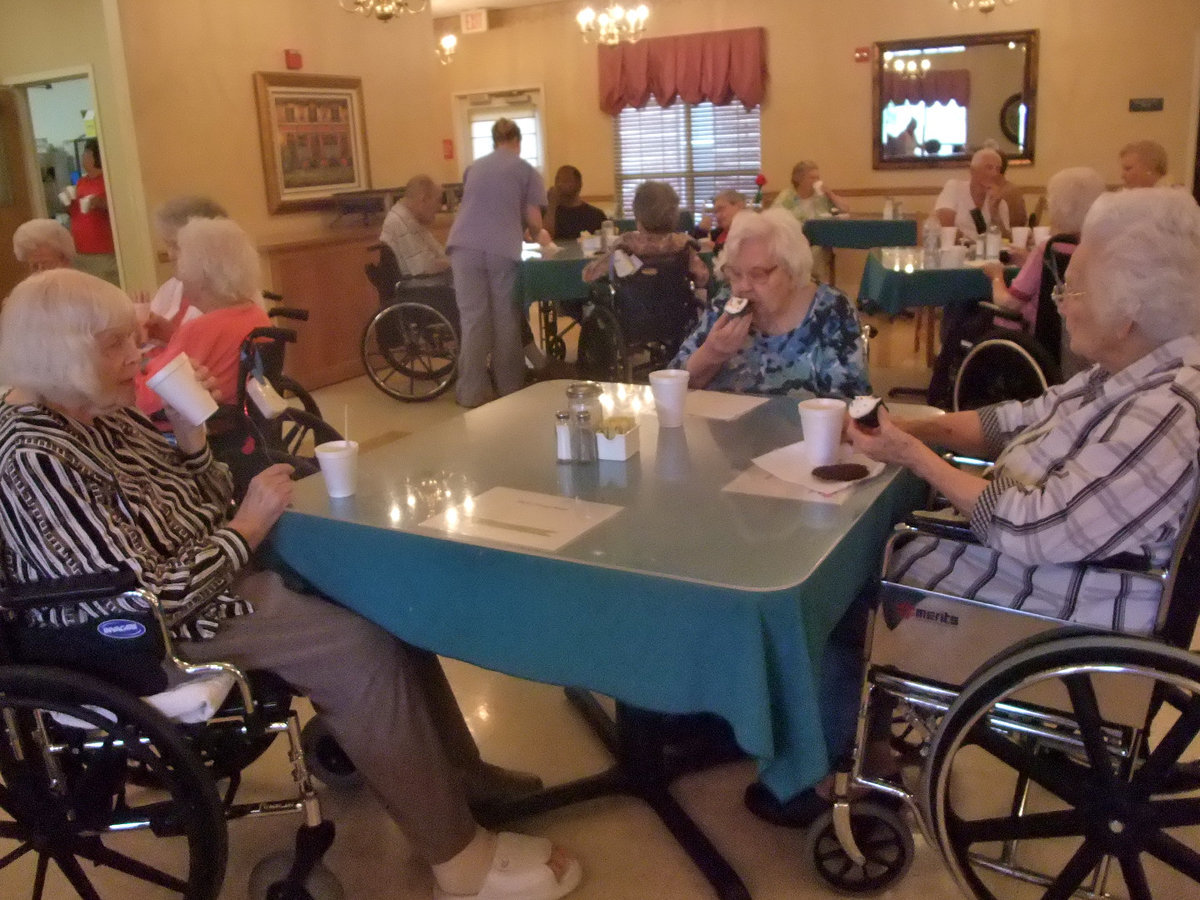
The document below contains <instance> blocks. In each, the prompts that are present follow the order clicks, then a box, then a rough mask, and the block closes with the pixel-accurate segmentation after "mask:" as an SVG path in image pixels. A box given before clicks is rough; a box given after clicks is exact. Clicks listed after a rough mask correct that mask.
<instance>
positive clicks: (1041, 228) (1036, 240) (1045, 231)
mask: <svg viewBox="0 0 1200 900" xmlns="http://www.w3.org/2000/svg"><path fill="white" fill-rule="evenodd" d="M1048 240H1050V226H1049V225H1036V226H1034V229H1033V245H1034V246H1035V247H1040V246H1041V245H1042V244H1044V243H1046V241H1048Z"/></svg>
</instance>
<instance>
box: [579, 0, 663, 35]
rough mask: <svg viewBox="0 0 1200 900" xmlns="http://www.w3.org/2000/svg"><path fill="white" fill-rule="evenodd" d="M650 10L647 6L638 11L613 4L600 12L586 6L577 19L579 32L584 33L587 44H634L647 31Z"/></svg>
mask: <svg viewBox="0 0 1200 900" xmlns="http://www.w3.org/2000/svg"><path fill="white" fill-rule="evenodd" d="M649 16H650V10H649V9H647V8H646V5H645V4H642V5H641V6H638V7H637V8H636V9H625V7H623V6H618V5H617V4H615V3H614V4H612V5H610V6H607V7H605V8H604V9H602V10H601V11H600V12H596V11H595V10H593V9H592V8H591V7H590V6H585V7H584V8H583V9H581V10H580V11H579V15H577V16H576V17H575V21H576V22H578V23H579V30H580V32H582V33H583V39H584V41H585V42H587V43H589V44H591V43H600V44H610V45H611V44H619V43H620V42H621V41H629V42H630V43H633V42H634V41H636V40H638V38H640V37H641V36H642V33H643V32H645V30H646V19H647V18H648V17H649Z"/></svg>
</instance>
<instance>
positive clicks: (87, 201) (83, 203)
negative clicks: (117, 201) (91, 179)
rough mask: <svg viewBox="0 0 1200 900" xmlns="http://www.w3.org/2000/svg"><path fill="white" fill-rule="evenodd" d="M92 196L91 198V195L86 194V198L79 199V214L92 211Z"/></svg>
mask: <svg viewBox="0 0 1200 900" xmlns="http://www.w3.org/2000/svg"><path fill="white" fill-rule="evenodd" d="M92 196H93V195H92V194H88V195H87V196H86V197H80V198H79V211H80V212H82V213H89V212H91V211H92Z"/></svg>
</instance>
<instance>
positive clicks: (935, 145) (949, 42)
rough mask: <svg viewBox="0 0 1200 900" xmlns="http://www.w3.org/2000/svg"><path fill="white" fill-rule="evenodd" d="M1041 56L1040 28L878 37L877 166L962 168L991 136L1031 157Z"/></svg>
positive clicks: (1006, 150) (1008, 152)
mask: <svg viewBox="0 0 1200 900" xmlns="http://www.w3.org/2000/svg"><path fill="white" fill-rule="evenodd" d="M1037 56H1038V33H1037V32H1036V31H1008V32H1002V33H997V34H965V35H954V36H951V37H941V38H916V39H913V40H904V41H881V42H879V43H877V44H876V45H875V60H874V67H873V70H874V74H873V78H872V81H873V94H874V101H875V106H874V112H873V114H872V121H871V133H872V144H873V148H872V157H873V159H874V166H875V168H876V169H890V168H898V169H925V168H936V167H944V166H964V165H967V163H968V162H969V161H970V158H971V154H972V153H974V152H975V151H976V150H978V149H979V148H980V147H982V146H984V144H985V142H987V141H995V143H996V144H997V145H998V147H999V149H1000V152H1001V153H1003V154H1004V155H1005V156H1007V157H1008V158H1009V159H1010V160H1011V161H1012V162H1014V163H1017V164H1029V163H1032V162H1033V146H1034V133H1035V124H1036V120H1037V116H1036V109H1037Z"/></svg>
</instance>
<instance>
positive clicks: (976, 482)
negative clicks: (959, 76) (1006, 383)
mask: <svg viewBox="0 0 1200 900" xmlns="http://www.w3.org/2000/svg"><path fill="white" fill-rule="evenodd" d="M1058 302H1059V308H1060V310H1061V312H1062V315H1063V318H1064V322H1065V325H1066V330H1067V333H1068V336H1069V340H1070V347H1071V349H1072V350H1073V351H1074V352H1076V353H1078V354H1079V355H1081V356H1082V357H1084V358H1085V359H1087V360H1089V361H1090V362H1091V363H1092V366H1091V368H1089V369H1087V370H1086V371H1084V372H1081V373H1079V374H1078V375H1076V376H1075V377H1073V378H1072V379H1070V380H1069V381H1067V382H1066V383H1064V384H1061V385H1057V386H1055V387H1052V388H1050V390H1049V391H1047V392H1046V393H1045V394H1044V395H1043V396H1042V397H1039V398H1037V399H1034V400H1030V401H1026V402H1016V401H1011V402H1007V403H1000V404H997V405H994V406H989V407H984V408H982V409H979V410H974V411H967V412H959V413H953V414H950V415H945V416H940V417H936V418H930V419H922V420H910V421H904V422H901V421H897V420H893V419H890V418H888V417H887V415H886V413H884V414H883V415H882V416H881V424H880V426H879V428H878V429H863V428H860V427H857V426H852V427H850V428H849V431H848V433H849V437H850V439H851V441H852V443H853V444H854V445H855V447H856V448H857V449H858V450H860V451H861V452H863V453H866V454H867V455H868V456H870V457H872V458H873V459H877V460H881V461H884V462H890V463H897V464H899V465H903V466H905V467H907V468H909V469H911V470H912V471H914V472H915V473H916V474H918V475H920V476H921V477H922V478H924V479H925V480H926V481H928V482H929V483H930V484H931V485H932V486H933V487H934V488H935V489H937V490H938V491H939V492H940V493H942V494H943V495H944V496H945V497H946V498H947V499H948V500H949V501H950V503H951V504H953V506H954V507H955V508H956V509H957V510H958V511H959V512H960V513H961V514H962V515H963V516H965V517H966V518H967V520H968V521H969V524H970V528H971V531H972V532H973V533H974V536H975V537H976V538H977V540H978V543H977V544H965V543H960V542H956V541H951V540H946V539H937V538H932V537H921V538H918V539H917V540H914V541H912V542H910V543H909V544H907V545H906V546H905V547H904V548H903V549H902V550H901V551H900V552H899V553H897V554H895V555H894V556H893V557H892V561H891V567H890V568H891V571H890V572H889V573H888V576H889V577H891V578H893V579H895V580H899V581H901V582H903V583H907V584H912V585H914V586H916V587H923V588H928V589H933V590H937V591H938V592H941V593H948V594H952V595H956V596H963V597H968V598H973V599H976V600H981V601H986V602H990V603H997V604H1001V605H1004V606H1010V607H1013V608H1016V609H1022V610H1025V611H1027V612H1033V613H1039V614H1041V615H1045V616H1050V617H1055V618H1060V619H1066V620H1069V621H1072V622H1078V623H1081V624H1084V625H1089V626H1093V627H1097V628H1105V629H1112V630H1114V631H1128V632H1134V633H1138V634H1144V633H1148V632H1149V631H1150V630H1151V628H1152V626H1153V624H1154V622H1155V617H1156V614H1157V611H1158V604H1159V599H1160V596H1161V587H1162V585H1161V582H1160V581H1159V580H1158V579H1156V578H1152V577H1145V578H1138V577H1134V576H1128V575H1125V574H1121V573H1117V572H1112V571H1106V570H1105V569H1104V568H1101V567H1095V566H1094V565H1091V566H1089V565H1086V564H1094V563H1096V562H1098V561H1102V560H1105V559H1108V558H1110V557H1115V556H1118V555H1121V554H1130V555H1132V556H1133V557H1136V558H1138V559H1141V560H1142V561H1144V563H1145V564H1148V565H1154V566H1159V565H1163V564H1165V563H1166V562H1167V560H1168V559H1169V557H1170V554H1171V551H1172V548H1173V545H1174V543H1175V540H1176V538H1177V537H1178V536H1179V534H1180V530H1181V528H1182V525H1183V520H1184V516H1185V515H1186V513H1187V510H1188V507H1189V504H1190V503H1191V501H1192V498H1193V497H1194V496H1195V494H1196V488H1197V452H1198V451H1200V423H1198V416H1200V368H1198V367H1200V343H1198V341H1197V338H1196V331H1197V329H1198V328H1200V208H1197V205H1196V203H1195V201H1194V200H1193V199H1192V198H1191V197H1189V196H1187V195H1186V194H1184V193H1183V192H1180V191H1172V190H1168V189H1150V190H1144V191H1135V192H1129V193H1121V194H1106V195H1104V196H1102V197H1100V198H1099V199H1098V200H1096V202H1095V203H1094V205H1093V206H1092V208H1091V210H1090V212H1089V213H1088V215H1087V217H1086V219H1085V220H1084V224H1083V232H1082V239H1081V241H1080V244H1079V248H1078V249H1077V250H1076V251H1075V254H1074V255H1073V257H1072V259H1071V263H1070V265H1069V267H1068V269H1067V274H1066V280H1065V283H1064V285H1063V287H1062V290H1061V292H1060V295H1059V300H1058ZM927 444H934V445H937V446H940V447H944V448H946V449H949V450H953V451H956V452H961V453H967V454H971V455H973V456H977V457H985V458H994V459H995V466H994V468H993V470H992V473H991V477H990V478H986V479H985V478H981V477H978V476H976V475H973V474H969V473H967V472H965V471H961V470H959V469H957V468H955V467H954V466H952V465H951V464H950V463H948V462H946V461H945V460H943V459H942V457H941V456H939V455H938V454H937V453H935V452H934V451H933V450H932V449H930V448H929V446H927Z"/></svg>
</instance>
